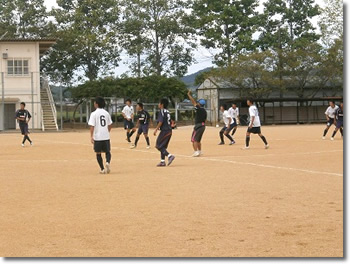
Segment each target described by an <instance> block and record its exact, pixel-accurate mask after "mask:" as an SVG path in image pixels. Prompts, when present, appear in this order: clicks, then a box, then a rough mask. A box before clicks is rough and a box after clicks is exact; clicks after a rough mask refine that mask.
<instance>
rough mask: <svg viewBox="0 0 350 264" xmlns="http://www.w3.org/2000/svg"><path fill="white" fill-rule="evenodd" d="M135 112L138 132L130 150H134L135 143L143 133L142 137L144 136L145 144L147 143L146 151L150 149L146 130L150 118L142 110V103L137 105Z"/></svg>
mask: <svg viewBox="0 0 350 264" xmlns="http://www.w3.org/2000/svg"><path fill="white" fill-rule="evenodd" d="M136 111H137V124H136V129H137V128H138V130H137V135H136V138H135V143H134V144H132V145H131V147H130V148H136V147H137V142H138V141H139V139H140V136H141V134H142V133H143V135H144V136H145V139H146V142H147V149H149V148H150V144H149V137H148V128H149V124H150V119H151V116H150V114H149V113H148V112H147V111H146V110H145V109H144V108H143V103H137V106H136Z"/></svg>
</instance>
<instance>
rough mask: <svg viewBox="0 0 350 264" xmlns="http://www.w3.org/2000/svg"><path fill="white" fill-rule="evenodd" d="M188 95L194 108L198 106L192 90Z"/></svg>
mask: <svg viewBox="0 0 350 264" xmlns="http://www.w3.org/2000/svg"><path fill="white" fill-rule="evenodd" d="M187 95H188V98H189V99H190V101H191V103H192V104H193V106H196V105H197V102H196V100H194V98H193V97H192V95H191V91H190V90H188V93H187Z"/></svg>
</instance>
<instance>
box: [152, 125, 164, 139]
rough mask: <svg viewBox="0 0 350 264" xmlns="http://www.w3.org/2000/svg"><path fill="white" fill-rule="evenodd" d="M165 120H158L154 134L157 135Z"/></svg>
mask: <svg viewBox="0 0 350 264" xmlns="http://www.w3.org/2000/svg"><path fill="white" fill-rule="evenodd" d="M162 124H163V122H158V124H157V126H156V129H155V130H154V133H153V135H155V136H156V135H157V131H158V130H159V128H160V127H161V126H162Z"/></svg>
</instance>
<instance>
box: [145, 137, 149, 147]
mask: <svg viewBox="0 0 350 264" xmlns="http://www.w3.org/2000/svg"><path fill="white" fill-rule="evenodd" d="M146 142H147V146H149V145H150V144H149V137H146Z"/></svg>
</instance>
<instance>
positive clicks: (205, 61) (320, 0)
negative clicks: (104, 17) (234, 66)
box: [44, 0, 350, 75]
mask: <svg viewBox="0 0 350 264" xmlns="http://www.w3.org/2000/svg"><path fill="white" fill-rule="evenodd" d="M265 1H266V0H260V2H261V3H260V9H261V10H262V9H263V6H262V3H263V2H265ZM349 1H350V0H344V3H346V2H349ZM44 2H45V5H46V7H47V8H48V9H49V10H50V9H51V8H52V7H56V6H57V4H56V0H44ZM315 2H316V3H317V4H318V5H320V6H324V0H315ZM313 23H314V25H315V26H316V25H317V21H316V20H314V21H313ZM194 54H195V59H196V61H197V63H195V64H193V65H191V66H190V67H189V69H188V73H187V74H192V73H195V72H197V71H199V70H202V69H204V68H207V67H211V66H213V64H212V59H213V54H211V53H210V52H209V51H208V50H207V49H205V48H203V47H199V48H198V49H197V50H196V51H195V52H194ZM121 58H122V61H121V62H120V65H119V67H118V68H117V69H116V75H121V74H122V73H124V72H126V71H128V70H129V68H128V65H127V63H128V60H129V58H128V56H127V54H122V55H121Z"/></svg>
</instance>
